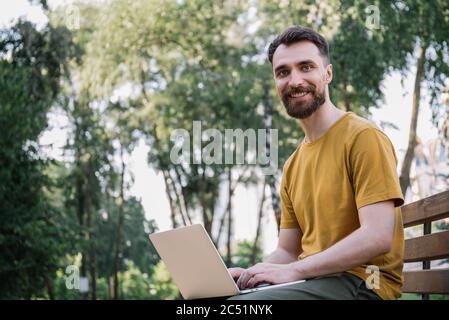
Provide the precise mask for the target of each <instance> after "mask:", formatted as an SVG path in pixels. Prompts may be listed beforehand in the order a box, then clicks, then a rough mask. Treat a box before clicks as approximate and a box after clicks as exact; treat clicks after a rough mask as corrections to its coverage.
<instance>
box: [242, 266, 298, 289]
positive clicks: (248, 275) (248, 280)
mask: <svg viewBox="0 0 449 320" xmlns="http://www.w3.org/2000/svg"><path fill="white" fill-rule="evenodd" d="M296 280H301V276H300V274H299V273H298V270H297V269H296V268H295V267H294V266H293V264H274V263H258V264H256V265H255V266H253V267H251V268H249V269H246V270H244V272H242V273H241V275H240V278H239V280H238V281H237V286H238V287H239V288H240V289H245V288H254V287H256V286H257V285H259V284H262V283H269V284H278V283H285V282H291V281H296Z"/></svg>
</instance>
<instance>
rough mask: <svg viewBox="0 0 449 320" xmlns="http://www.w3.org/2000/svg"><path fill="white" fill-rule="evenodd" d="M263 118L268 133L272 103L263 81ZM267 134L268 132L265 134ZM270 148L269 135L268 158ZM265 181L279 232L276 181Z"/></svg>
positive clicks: (271, 176)
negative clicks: (268, 188)
mask: <svg viewBox="0 0 449 320" xmlns="http://www.w3.org/2000/svg"><path fill="white" fill-rule="evenodd" d="M262 101H263V107H264V108H263V111H264V114H263V118H264V124H265V129H266V130H267V131H268V130H269V129H271V118H272V113H273V101H272V99H271V95H270V85H269V84H268V82H266V81H264V82H263V98H262ZM267 133H268V132H267ZM270 146H271V141H270V135H269V134H267V140H266V146H265V148H266V152H267V156H268V152H269V150H270ZM266 179H267V180H268V181H267V183H268V185H269V187H270V193H271V203H272V205H273V212H274V216H275V219H276V223H277V228H278V232H279V227H280V225H281V208H280V204H279V202H280V201H279V194H278V191H277V188H276V181H275V179H274V175H268V176H267V177H266Z"/></svg>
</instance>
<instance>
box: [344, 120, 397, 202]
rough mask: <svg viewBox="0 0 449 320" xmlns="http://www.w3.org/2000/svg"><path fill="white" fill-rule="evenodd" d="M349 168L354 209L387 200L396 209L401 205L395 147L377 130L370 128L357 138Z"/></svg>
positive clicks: (352, 148) (351, 152)
mask: <svg viewBox="0 0 449 320" xmlns="http://www.w3.org/2000/svg"><path fill="white" fill-rule="evenodd" d="M350 164H351V178H352V183H353V186H354V194H355V200H356V205H357V209H360V208H361V207H363V206H366V205H369V204H373V203H376V202H381V201H387V200H393V201H394V205H395V207H399V206H401V205H402V204H403V203H404V198H403V195H402V192H401V187H400V184H399V179H398V174H397V171H396V166H397V158H396V154H395V151H394V147H393V145H392V143H391V141H390V139H388V137H387V136H386V135H385V134H384V133H382V132H381V131H380V130H378V129H375V128H369V129H365V130H363V131H362V132H361V133H359V134H358V135H357V136H356V138H355V141H354V144H353V145H352V147H351V151H350Z"/></svg>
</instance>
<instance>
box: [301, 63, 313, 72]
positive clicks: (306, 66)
mask: <svg viewBox="0 0 449 320" xmlns="http://www.w3.org/2000/svg"><path fill="white" fill-rule="evenodd" d="M311 69H312V67H311V66H310V65H308V64H306V65H304V66H303V67H302V71H310V70H311Z"/></svg>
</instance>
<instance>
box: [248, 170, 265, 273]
mask: <svg viewBox="0 0 449 320" xmlns="http://www.w3.org/2000/svg"><path fill="white" fill-rule="evenodd" d="M266 185H267V180H266V179H265V178H264V179H263V187H262V197H261V198H260V205H259V215H258V219H257V229H256V236H255V238H254V244H253V252H252V254H251V264H252V265H254V264H255V263H256V258H257V251H258V249H259V245H258V244H259V237H260V229H261V226H262V218H263V204H264V203H265V187H266Z"/></svg>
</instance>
